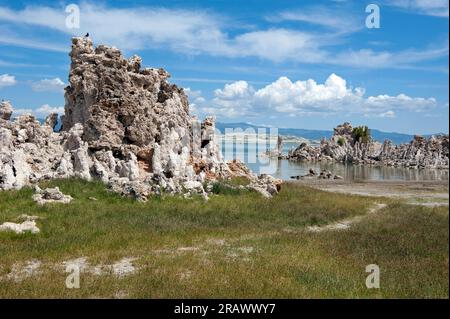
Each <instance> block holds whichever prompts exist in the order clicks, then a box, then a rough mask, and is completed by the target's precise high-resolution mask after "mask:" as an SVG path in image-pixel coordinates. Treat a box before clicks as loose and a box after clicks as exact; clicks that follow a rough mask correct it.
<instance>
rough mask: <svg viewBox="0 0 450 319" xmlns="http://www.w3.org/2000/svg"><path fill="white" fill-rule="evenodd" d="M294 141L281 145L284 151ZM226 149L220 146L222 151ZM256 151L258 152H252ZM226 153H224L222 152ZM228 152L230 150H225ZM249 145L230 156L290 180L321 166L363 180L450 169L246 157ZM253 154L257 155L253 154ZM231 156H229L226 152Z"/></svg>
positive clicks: (444, 176) (412, 177)
mask: <svg viewBox="0 0 450 319" xmlns="http://www.w3.org/2000/svg"><path fill="white" fill-rule="evenodd" d="M294 146H297V145H294V144H293V145H289V144H288V145H284V147H283V153H287V152H288V150H289V149H290V148H292V147H294ZM224 150H225V149H223V150H222V152H223V151H224ZM254 153H256V154H259V153H260V152H258V151H257V152H254ZM225 154H227V153H226V152H225ZM228 154H229V153H228ZM247 155H248V149H247V148H245V149H244V151H242V149H241V150H236V149H234V154H233V155H232V156H231V157H232V158H238V159H240V160H241V161H243V162H245V163H246V164H247V166H248V167H249V168H250V169H251V170H252V171H253V172H254V173H257V174H262V173H266V174H270V175H272V176H274V177H277V178H281V179H283V180H291V176H297V175H300V176H301V175H306V174H308V172H309V169H310V168H312V169H314V170H315V171H316V172H320V171H321V170H322V169H327V170H330V171H331V172H332V173H333V174H337V175H340V176H342V177H343V178H344V179H345V180H350V181H352V180H365V181H380V180H390V181H448V180H449V171H448V170H438V169H410V168H402V167H387V166H379V167H375V166H372V167H371V166H364V165H352V164H341V163H320V162H317V163H313V162H299V161H289V160H278V159H275V158H268V157H265V156H254V157H253V158H248V156H247ZM255 157H256V158H255ZM226 159H227V160H230V156H226Z"/></svg>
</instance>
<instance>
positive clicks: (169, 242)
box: [0, 180, 449, 298]
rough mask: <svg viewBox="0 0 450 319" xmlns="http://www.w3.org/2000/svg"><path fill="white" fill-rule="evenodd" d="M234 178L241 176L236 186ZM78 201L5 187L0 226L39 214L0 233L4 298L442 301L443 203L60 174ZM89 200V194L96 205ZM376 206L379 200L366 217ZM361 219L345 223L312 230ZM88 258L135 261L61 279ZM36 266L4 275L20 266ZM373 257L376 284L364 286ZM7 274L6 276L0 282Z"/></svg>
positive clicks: (294, 188) (445, 263) (445, 273)
mask: <svg viewBox="0 0 450 319" xmlns="http://www.w3.org/2000/svg"><path fill="white" fill-rule="evenodd" d="M236 183H237V182H236ZM40 186H41V187H48V186H52V187H53V186H59V187H60V189H61V191H62V192H63V193H65V194H69V195H71V196H72V197H74V200H73V201H72V202H71V203H70V204H67V205H64V204H51V205H47V206H44V207H40V206H38V205H37V204H35V203H34V202H33V200H32V198H31V197H32V194H33V190H32V189H29V188H25V189H22V190H20V191H3V192H0V224H1V223H3V222H6V221H15V219H16V218H17V216H19V215H21V214H28V215H37V216H39V217H41V219H38V220H37V224H38V227H39V228H40V229H41V232H40V233H38V234H30V233H27V234H20V235H18V234H14V233H10V232H1V233H0V298H227V297H228V298H230V297H234V298H336V297H339V298H435V297H437V298H448V296H449V293H448V291H449V290H448V289H449V281H448V279H449V215H448V207H445V206H444V207H424V206H418V205H407V204H405V203H402V202H400V201H397V200H393V199H387V198H386V199H385V198H370V197H362V196H352V195H343V194H337V193H328V192H323V191H318V190H315V189H312V188H309V187H306V186H301V185H298V184H295V183H286V184H284V185H283V188H282V191H281V192H280V194H279V195H277V196H275V197H274V198H272V199H264V198H262V197H261V196H260V195H259V194H258V193H256V192H250V191H242V190H231V189H230V188H227V187H223V185H219V184H218V185H216V186H215V187H214V191H215V192H216V193H217V195H213V196H210V200H209V201H208V202H205V201H203V200H202V199H201V198H200V197H198V198H192V199H184V198H182V197H179V196H162V197H155V198H152V199H151V200H149V201H148V202H146V203H141V202H136V201H133V200H130V199H125V198H121V197H120V196H118V195H116V194H113V193H110V192H108V191H107V190H105V186H104V185H103V184H101V183H99V182H85V181H81V180H59V181H52V182H49V183H45V184H41V185H40ZM92 197H94V198H95V199H96V200H93V199H92ZM377 203H385V204H387V206H386V207H384V208H383V209H381V210H380V211H378V212H377V213H374V214H367V213H368V211H369V210H370V208H371V207H374V206H375V205H376V204H377ZM363 215H367V216H364V217H363V218H361V219H360V220H359V221H358V222H357V223H354V224H352V226H351V227H350V228H349V229H347V230H327V231H322V232H310V231H308V226H315V225H317V226H322V225H327V224H332V223H334V222H337V221H340V220H343V219H351V218H353V217H355V216H363ZM80 257H86V258H87V260H88V262H89V263H90V264H92V265H97V264H112V263H114V262H117V261H118V260H121V259H122V258H127V257H134V258H136V259H135V260H134V261H133V264H134V266H135V267H137V270H136V272H134V273H132V274H129V275H128V276H124V277H121V278H118V277H117V276H114V275H113V274H103V275H96V274H91V273H82V275H81V283H80V288H79V289H68V288H66V286H65V280H66V276H67V275H68V274H67V273H65V272H64V270H60V269H57V268H55V265H61V263H62V262H63V261H67V260H70V259H75V258H80ZM29 260H39V261H40V262H41V263H42V264H41V267H40V268H39V271H38V272H36V273H35V274H33V275H32V276H29V277H24V278H22V279H21V280H19V281H15V280H10V279H5V278H6V276H7V274H8V273H10V272H11V271H12V270H13V269H15V267H16V268H17V265H19V266H20V265H25V264H26V262H27V261H29ZM368 264H377V265H379V267H380V270H381V276H380V289H368V288H367V287H366V285H365V281H366V276H367V275H368V273H366V272H365V267H366V265H368ZM2 278H3V279H2Z"/></svg>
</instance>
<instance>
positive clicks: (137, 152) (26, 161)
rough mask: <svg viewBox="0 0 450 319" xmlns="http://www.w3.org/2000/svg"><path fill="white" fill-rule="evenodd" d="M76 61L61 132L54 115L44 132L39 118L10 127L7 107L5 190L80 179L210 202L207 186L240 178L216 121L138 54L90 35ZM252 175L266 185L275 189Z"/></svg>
mask: <svg viewBox="0 0 450 319" xmlns="http://www.w3.org/2000/svg"><path fill="white" fill-rule="evenodd" d="M70 57H71V62H72V63H71V67H70V74H69V86H68V87H67V88H66V93H65V99H66V104H65V114H64V116H63V117H62V129H61V131H60V132H54V128H55V125H56V122H57V116H55V115H54V114H51V115H50V116H49V117H47V119H46V120H45V123H44V125H42V126H41V125H40V124H39V122H38V121H36V119H35V118H34V117H33V116H31V115H21V116H19V117H18V118H17V119H15V120H14V121H13V122H10V121H9V119H10V117H11V113H12V107H10V106H11V105H10V104H9V103H2V107H1V109H0V110H1V111H0V114H1V117H0V190H1V189H20V188H21V187H23V186H25V185H29V184H31V183H36V182H38V181H42V180H49V179H54V178H67V177H79V178H82V179H85V180H92V179H97V180H101V181H103V182H104V183H105V184H107V185H108V187H109V188H110V189H111V190H113V191H115V192H118V193H120V194H122V195H124V196H130V197H133V198H137V199H139V200H146V199H147V198H148V197H149V196H151V195H152V194H161V193H170V194H174V193H189V194H200V195H202V196H203V197H204V198H205V199H206V198H207V192H206V190H205V189H204V187H203V186H204V185H205V184H207V183H208V182H210V181H216V180H220V179H228V178H231V177H233V176H236V175H237V174H238V173H236V172H235V171H233V169H232V168H233V165H234V164H231V167H230V166H229V165H228V164H227V163H226V162H225V161H224V159H223V158H222V155H221V152H220V149H219V146H218V144H217V143H216V138H215V132H216V130H215V119H214V118H213V117H207V118H206V119H205V120H204V121H203V122H201V123H200V122H199V121H198V120H197V119H196V118H195V117H191V116H190V115H189V113H188V110H189V105H188V99H187V96H186V94H185V93H184V91H183V89H181V88H178V87H177V86H176V85H173V84H170V83H169V82H168V80H167V79H168V78H169V76H170V75H169V73H167V72H166V71H165V70H163V69H151V68H144V69H142V68H141V59H140V58H139V57H138V56H133V57H131V58H130V59H125V58H124V57H123V55H122V53H121V52H120V51H119V50H118V49H115V48H110V47H106V46H103V45H99V46H98V47H96V48H94V46H93V44H92V42H91V40H90V39H89V38H86V37H85V38H74V39H73V40H72V50H71V53H70ZM240 173H242V172H240ZM240 173H239V174H240ZM246 174H247V175H248V177H249V179H251V180H253V181H254V182H255V183H257V184H258V185H260V186H261V187H263V185H262V184H264V183H268V184H267V185H266V188H267V187H269V188H270V186H268V185H269V184H271V183H273V182H274V181H272V180H270V179H268V178H263V179H258V178H257V176H255V175H253V174H251V172H249V171H248V172H247V173H246ZM275 188H277V187H275ZM278 188H279V186H278ZM269 193H270V194H274V193H275V192H272V191H271V192H269Z"/></svg>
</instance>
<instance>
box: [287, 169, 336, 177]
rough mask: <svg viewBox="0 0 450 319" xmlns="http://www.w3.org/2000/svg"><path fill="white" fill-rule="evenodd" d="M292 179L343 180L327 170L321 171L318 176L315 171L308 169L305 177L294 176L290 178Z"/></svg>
mask: <svg viewBox="0 0 450 319" xmlns="http://www.w3.org/2000/svg"><path fill="white" fill-rule="evenodd" d="M291 178H292V179H311V178H317V179H344V178H343V177H342V176H340V175H337V174H333V173H332V172H331V171H329V170H327V169H323V170H322V171H321V172H320V173H319V174H317V173H316V171H315V170H314V169H312V168H310V169H309V172H308V174H306V175H296V176H291Z"/></svg>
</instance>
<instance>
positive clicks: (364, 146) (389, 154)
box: [288, 123, 449, 169]
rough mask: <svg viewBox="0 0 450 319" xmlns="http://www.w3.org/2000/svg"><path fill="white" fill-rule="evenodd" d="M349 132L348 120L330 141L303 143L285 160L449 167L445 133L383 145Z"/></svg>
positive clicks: (386, 142)
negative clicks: (317, 143)
mask: <svg viewBox="0 0 450 319" xmlns="http://www.w3.org/2000/svg"><path fill="white" fill-rule="evenodd" d="M352 132H353V127H352V126H351V124H350V123H344V124H342V125H339V126H337V127H336V128H335V129H334V134H333V136H332V137H331V139H330V140H325V139H323V140H322V141H321V143H320V145H319V146H318V147H313V146H311V145H308V144H307V143H302V144H300V145H299V146H298V147H297V148H296V149H293V150H291V151H290V152H289V154H288V159H290V160H300V161H325V162H326V161H330V162H341V163H352V164H365V165H385V166H398V167H409V168H437V169H448V167H449V157H448V156H449V137H448V135H438V136H431V137H430V138H424V137H421V136H416V137H415V138H414V139H413V140H412V141H411V142H410V143H407V144H400V145H393V143H392V142H391V141H388V140H386V141H385V142H384V143H383V144H381V143H380V142H377V141H373V140H370V141H368V142H361V141H358V140H356V139H355V138H354V136H353V134H352Z"/></svg>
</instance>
